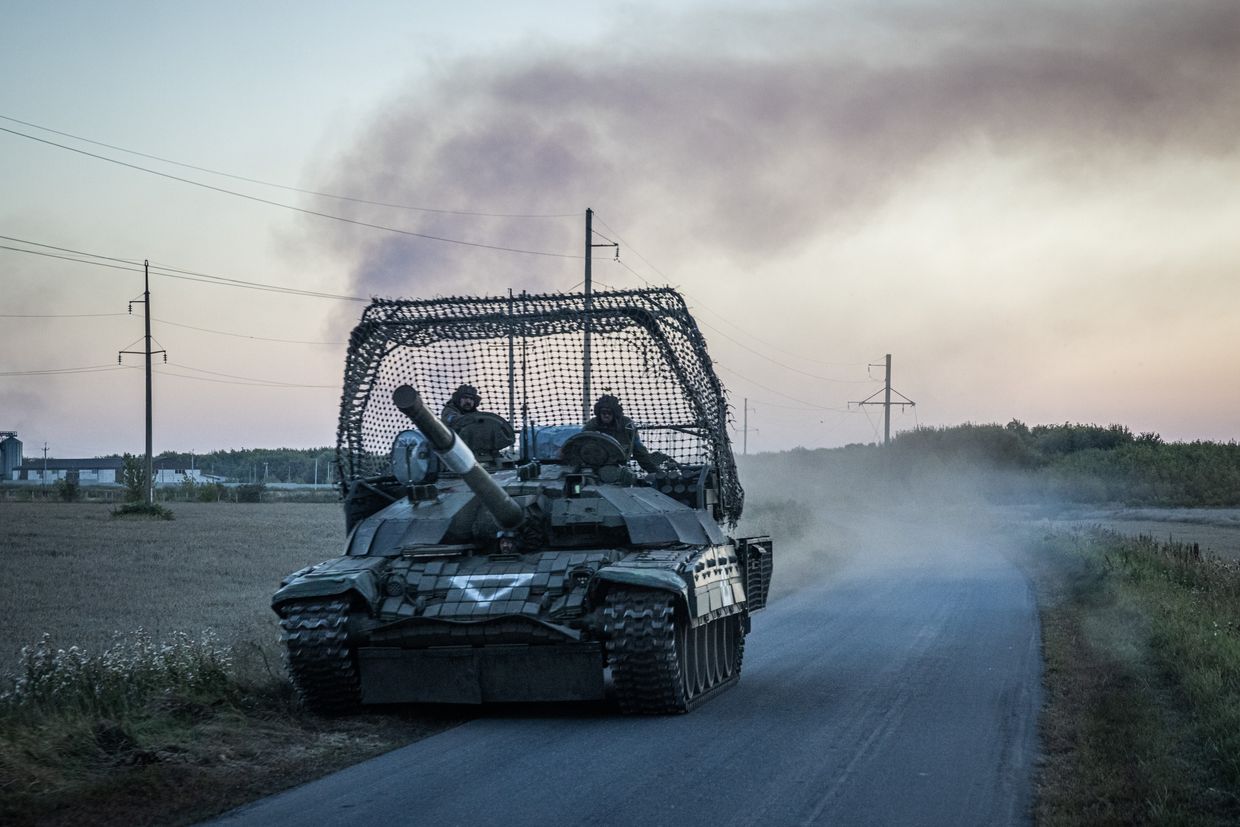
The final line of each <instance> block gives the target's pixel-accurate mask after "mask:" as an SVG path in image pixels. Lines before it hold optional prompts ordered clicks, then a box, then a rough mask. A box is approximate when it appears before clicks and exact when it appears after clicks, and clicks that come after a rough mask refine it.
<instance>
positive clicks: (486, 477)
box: [392, 385, 525, 530]
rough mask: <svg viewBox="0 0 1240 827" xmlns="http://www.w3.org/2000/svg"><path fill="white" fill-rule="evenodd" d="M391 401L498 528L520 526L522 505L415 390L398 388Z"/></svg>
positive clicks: (408, 387) (523, 513)
mask: <svg viewBox="0 0 1240 827" xmlns="http://www.w3.org/2000/svg"><path fill="white" fill-rule="evenodd" d="M392 402H393V403H395V405H396V407H397V408H398V409H399V410H400V412H401V413H403V414H404V415H405V416H407V417H409V419H410V421H411V422H413V424H414V425H416V426H417V427H418V430H420V431H421V432H422V433H423V435H424V436H425V437H426V438H427V439H428V440H429V441H430V443H431V447H432V448H433V449H434V450H435V453H437V454H438V455H439V458H440V460H442V461H443V464H444V466H445V467H446V468H447V469H448V470H449V471H453V472H455V473H457V474H460V475H461V479H463V480H464V481H465V484H466V485H468V486H469V490H470V491H473V492H474V494H475V495H477V497H478V499H480V500H481V501H482V504H483V505H484V506H486V508H487V510H488V511H490V512H491V514H492V516H494V517H495V521H496V522H497V523H499V525H500V527H501V528H504V529H506V530H512V529H515V528H517V527H518V526H520V525H521V523H522V522H523V521H524V519H525V512H524V511H523V510H522V508H521V506H520V505H518V504H517V502H516V501H515V500H514V499H513V498H512V497H510V496H508V494H507V493H505V491H504V489H503V488H501V487H500V486H499V484H498V483H496V482H495V480H493V479H492V478H491V475H490V474H488V473H487V471H486V469H485V468H483V467H482V466H481V465H480V464H479V463H478V460H477V459H476V458H475V457H474V453H473V451H471V450H469V446H468V445H466V444H465V440H463V439H460V438H459V437H457V435H456V434H454V433H453V432H452V431H451V430H450V429H449V428H448V426H447V425H445V424H443V423H442V422H440V421H439V419H438V418H437V417H436V416H435V415H434V414H433V413H431V412H430V411H429V410H428V409H427V407H426V406H425V405H424V404H422V397H421V395H420V394H419V393H418V391H417V389H416V388H413V387H412V386H410V385H401V386H400V387H399V388H397V389H396V390H394V391H393V392H392Z"/></svg>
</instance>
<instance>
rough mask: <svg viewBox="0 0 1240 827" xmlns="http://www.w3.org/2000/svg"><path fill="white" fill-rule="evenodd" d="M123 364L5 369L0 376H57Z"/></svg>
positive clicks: (122, 368)
mask: <svg viewBox="0 0 1240 827" xmlns="http://www.w3.org/2000/svg"><path fill="white" fill-rule="evenodd" d="M124 368H125V366H124V365H86V366H83V367H76V368H46V369H43V370H6V371H0V376H58V375H62V374H70V373H97V372H99V371H109V370H124Z"/></svg>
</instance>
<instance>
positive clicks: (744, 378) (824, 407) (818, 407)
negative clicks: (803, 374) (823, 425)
mask: <svg viewBox="0 0 1240 827" xmlns="http://www.w3.org/2000/svg"><path fill="white" fill-rule="evenodd" d="M715 367H717V368H719V369H720V370H723V371H725V372H727V373H730V374H732V375H733V376H735V377H737V378H738V379H741V380H742V381H745V382H748V383H749V384H751V385H753V386H754V387H758V388H762V390H764V391H770V392H771V393H774V394H778V395H780V396H782V397H784V398H785V399H791V400H792V401H793V402H799V403H801V404H802V405H805V406H806V407H807V408H813V409H814V410H818V411H836V412H837V413H852V411H849V410H846V409H844V408H832V407H830V406H827V405H816V404H814V403H813V402H807V401H805V400H804V399H798V398H797V397H795V396H792V395H790V394H786V393H784V392H783V391H781V390H777V389H776V388H772V387H770V386H768V385H764V384H762V383H761V382H757V381H755V380H753V379H750V378H749V377H748V376H745V375H744V374H741V373H737V372H736V371H734V370H732V369H731V368H729V367H727V366H725V365H721V364H719V363H718V362H716V363H715Z"/></svg>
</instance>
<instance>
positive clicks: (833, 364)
mask: <svg viewBox="0 0 1240 827" xmlns="http://www.w3.org/2000/svg"><path fill="white" fill-rule="evenodd" d="M594 220H595V221H597V222H598V223H599V224H602V225H603V227H604V228H605V229H606V230H607V232H609V233H611V234H612V235H614V236H615V237H616V241H618V242H620V243H621V244H622V245H624V249H625V250H626V251H628V252H631V253H633V255H635V256H637V257H638V258H639V259H641V260H642V262H644V263H645V265H646V266H647V267H649V268H650V269H651V270H654V271H655V272H656V273H658V274H659V275H660V276H662V278H663V281H664V282H665V283H668V284H670V283H671V279H670V278H668V276H667V274H666V273H664V272H663V271H662V270H660V269H659V268H658V267H655V266H654V264H652V263H651V262H650V260H649V259H648V258H646V257H645V256H643V255H642V254H641V252H639V251H638V250H636V249H635V248H634V247H633V245H631V244H629V243H628V242H627V241H625V240H624V239H623V238H621V237H620V234H619V233H617V232H616V231H615V230H613V229H612V228H611V227H610V226H608V224H607V222H606V221H604V220H603V219H601V218H599V217H598V213H595V215H594ZM619 263H620V264H621V265H623V266H624V268H625V269H627V270H628V271H629V272H630V273H632V274H633V275H635V276H637V278H639V279H641V280H642V281H643V282H645V283H646V285H648V286H653V285H651V284H650V282H649V281H647V280H646V279H645V278H644V277H643V276H642V275H641V274H640V273H638V272H637V271H636V270H634V269H633V268H632V267H629V265H627V264H625V263H624V262H623V261H620V262H619ZM681 292H682V293H684V295H685V297H686V298H689V299H692V300H693V301H694V303H695V304H696V305H697V306H699V307H701V308H702V309H703V310H705V311H707V312H708V313H711V314H713V315H714V316H716V317H718V318H719V319H721V320H722V321H724V322H726V323H727V324H729V325H731V326H732V327H734V328H736V329H737V330H739V331H740V332H741V333H743V334H745V335H746V336H748V337H749V338H751V339H753V340H754V341H755V342H758V343H760V344H763V345H765V346H767V347H769V348H771V349H772V350H774V351H776V352H778V353H783V354H785V355H787V356H792V357H794V358H797V359H802V360H804V361H806V362H814V363H815V364H819V365H827V366H829V367H860V365H861V363H859V362H825V361H823V360H821V359H814V358H812V357H809V356H803V355H801V354H799V353H792V352H791V351H787V350H784V349H783V348H781V347H779V346H778V345H774V344H771V343H770V342H767V341H765V340H764V339H762V338H760V337H758V336H755V335H754V334H752V333H750V332H749V331H748V330H746V329H745V328H743V327H741V326H740V325H738V324H737V323H736V322H734V321H732V320H731V319H729V318H728V317H727V316H724V315H723V314H722V313H720V312H719V311H717V310H712V309H711V308H710V307H708V306H706V305H705V304H703V303H702V301H701V300H700V299H698V298H697V297H696V296H694V295H692V294H690V293H687V292H685V291H683V290H682V291H681ZM711 329H712V330H715V331H716V332H721V331H719V330H718V328H711ZM732 341H734V342H735V341H736V340H735V339H733V340H732ZM737 344H740V343H739V342H737ZM742 347H743V345H742ZM753 352H754V353H757V351H753ZM758 355H759V356H762V354H760V353H759V354H758ZM763 358H770V357H766V356H763ZM771 361H774V360H773V359H772V360H771ZM776 364H780V363H778V362H776ZM794 370H795V368H794ZM829 381H845V380H829Z"/></svg>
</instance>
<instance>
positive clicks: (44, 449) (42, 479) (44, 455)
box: [39, 442, 47, 485]
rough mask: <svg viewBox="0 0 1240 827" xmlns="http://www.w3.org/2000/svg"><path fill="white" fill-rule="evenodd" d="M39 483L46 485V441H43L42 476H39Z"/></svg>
mask: <svg viewBox="0 0 1240 827" xmlns="http://www.w3.org/2000/svg"><path fill="white" fill-rule="evenodd" d="M39 485H47V443H46V442H44V443H43V476H41V477H39Z"/></svg>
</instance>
